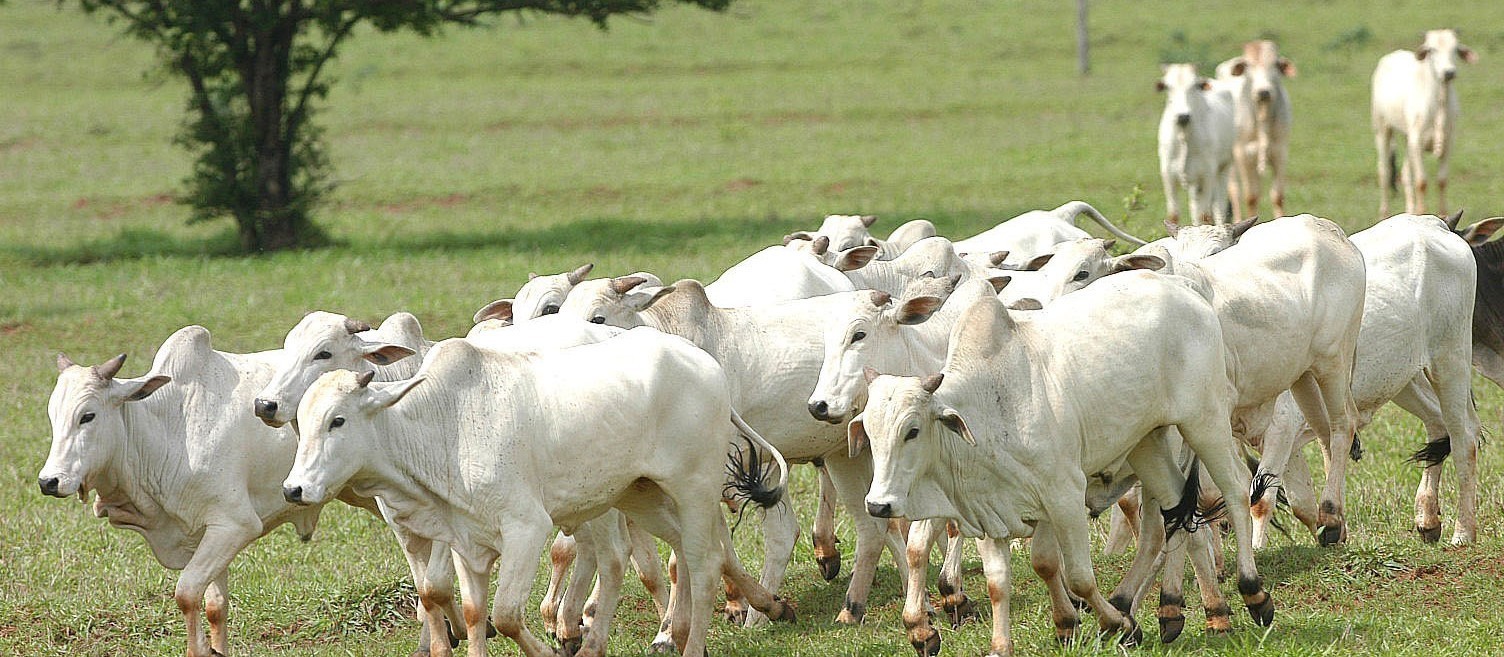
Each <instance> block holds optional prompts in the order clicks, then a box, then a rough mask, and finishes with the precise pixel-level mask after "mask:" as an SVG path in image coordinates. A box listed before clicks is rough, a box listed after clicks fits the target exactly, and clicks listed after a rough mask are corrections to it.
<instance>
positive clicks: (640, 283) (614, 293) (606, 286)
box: [559, 274, 674, 328]
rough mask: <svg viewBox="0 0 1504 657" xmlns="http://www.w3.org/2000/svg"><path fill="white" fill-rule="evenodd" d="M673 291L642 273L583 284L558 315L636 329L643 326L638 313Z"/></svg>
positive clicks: (572, 294) (576, 288) (574, 291)
mask: <svg viewBox="0 0 1504 657" xmlns="http://www.w3.org/2000/svg"><path fill="white" fill-rule="evenodd" d="M673 291H674V287H673V286H672V285H669V286H665V285H663V283H662V282H661V281H659V280H658V279H657V277H652V278H649V277H648V276H645V275H641V274H633V275H631V276H621V277H618V278H600V279H596V280H592V281H585V282H583V283H580V284H579V285H577V286H575V288H574V290H572V291H571V292H570V293H569V297H568V298H566V299H564V304H563V305H562V306H561V307H560V309H559V314H561V315H564V316H565V317H578V318H580V319H583V320H585V321H587V322H591V323H594V324H605V325H607V326H619V327H621V328H636V327H638V326H642V325H643V321H642V317H641V316H640V315H639V314H638V313H640V312H642V311H644V310H647V309H648V308H649V307H650V306H652V305H653V304H654V303H656V302H657V301H658V300H659V299H661V298H663V296H664V295H666V294H668V293H670V292H673Z"/></svg>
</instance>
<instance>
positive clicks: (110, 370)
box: [94, 354, 125, 379]
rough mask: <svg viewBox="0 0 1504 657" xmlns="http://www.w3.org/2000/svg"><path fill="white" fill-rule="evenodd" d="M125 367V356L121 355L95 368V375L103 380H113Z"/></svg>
mask: <svg viewBox="0 0 1504 657" xmlns="http://www.w3.org/2000/svg"><path fill="white" fill-rule="evenodd" d="M124 366H125V354H120V355H119V356H116V357H114V358H111V359H109V360H107V361H105V362H103V363H100V364H99V365H95V366H94V375H95V376H98V377H99V378H101V379H113V378H115V375H116V374H119V373H120V368H122V367H124Z"/></svg>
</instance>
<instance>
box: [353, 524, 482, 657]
mask: <svg viewBox="0 0 1504 657" xmlns="http://www.w3.org/2000/svg"><path fill="white" fill-rule="evenodd" d="M348 497H349V499H347V497H346V496H342V497H340V499H341V500H342V501H345V502H346V503H348V504H352V505H353V504H354V501H365V500H372V505H371V506H364V505H361V506H358V507H357V508H364V509H367V510H369V511H371V512H372V513H374V514H376V515H377V516H379V517H380V518H381V519H382V521H383V522H385V523H386V526H387V528H388V529H390V530H392V535H393V536H395V537H396V538H397V545H398V546H400V547H401V548H402V556H403V558H404V559H406V560H407V568H408V573H409V574H410V575H411V577H412V578H413V588H414V590H416V591H417V592H418V605H417V616H418V620H419V623H420V625H419V628H418V648H417V650H415V651H413V655H414V657H418V656H420V655H448V654H449V650H450V649H451V648H453V647H454V646H455V645H456V635H454V634H453V633H451V632H450V631H449V628H453V630H454V631H455V632H459V633H461V636H459V638H463V636H462V633H463V632H464V628H463V627H461V625H462V623H461V622H460V615H459V610H458V609H456V608H455V605H454V568H453V566H452V562H451V561H450V558H451V557H450V555H449V549H448V548H447V547H445V546H443V545H440V546H439V549H438V550H435V549H434V543H433V542H432V541H430V540H428V539H425V538H421V537H419V536H416V535H414V534H412V533H411V532H409V531H407V530H406V529H404V528H403V527H402V526H401V525H399V524H397V523H396V522H395V521H393V520H392V519H391V518H390V517H388V515H387V508H386V505H385V503H383V502H382V501H381V500H380V499H376V498H357V497H354V496H353V495H352V496H348ZM434 558H437V559H439V561H438V562H437V563H431V562H430V560H431V559H434ZM430 566H441V567H442V568H441V569H440V570H438V571H435V572H434V573H433V577H432V580H433V581H427V580H428V579H429V568H430ZM425 592H426V595H427V596H428V602H427V603H425V602H424V596H425ZM428 604H432V605H437V606H436V607H435V608H434V609H433V610H432V613H430V611H429V610H428V609H427V608H426V606H425V605H428ZM446 617H447V618H448V619H449V622H448V623H446V622H445V618H446ZM438 643H443V647H442V649H440V650H439V651H438V652H435V651H434V647H435V645H436V644H438Z"/></svg>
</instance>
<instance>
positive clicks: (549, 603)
mask: <svg viewBox="0 0 1504 657" xmlns="http://www.w3.org/2000/svg"><path fill="white" fill-rule="evenodd" d="M575 550H576V547H575V540H574V537H572V536H570V535H568V534H565V533H564V532H562V531H561V532H559V533H558V535H556V536H554V542H553V545H550V546H549V548H548V590H547V591H546V592H544V594H543V603H542V604H540V605H539V606H538V615H539V616H542V617H543V629H544V630H546V631H547V632H548V633H549V634H552V635H554V636H558V635H559V629H558V627H557V625H555V623H556V622H557V621H558V618H559V605H560V604H561V602H562V600H563V598H564V591H565V584H564V579H565V578H566V577H568V576H569V566H570V564H573V563H574V558H575Z"/></svg>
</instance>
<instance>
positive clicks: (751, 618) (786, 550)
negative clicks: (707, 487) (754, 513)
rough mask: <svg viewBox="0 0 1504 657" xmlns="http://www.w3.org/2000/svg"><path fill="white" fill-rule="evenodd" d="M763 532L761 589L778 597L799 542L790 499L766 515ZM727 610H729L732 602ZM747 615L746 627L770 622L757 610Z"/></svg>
mask: <svg viewBox="0 0 1504 657" xmlns="http://www.w3.org/2000/svg"><path fill="white" fill-rule="evenodd" d="M744 512H745V511H744ZM762 530H763V541H764V542H763V554H764V557H763V562H762V577H761V578H759V583H760V584H761V586H762V588H765V589H767V590H769V591H772V592H774V593H777V592H778V590H779V589H780V588H782V587H783V578H784V575H786V574H787V573H788V567H789V562H790V561H792V560H793V558H794V545H795V544H796V543H798V541H799V516H798V515H797V514H795V513H794V506H793V504H790V503H789V499H788V497H787V496H785V497H784V498H783V500H781V501H779V502H778V505H777V506H774V507H773V508H771V509H767V510H766V511H765V512H764V513H763V519H762ZM837 563H839V561H838V562H837ZM741 594H742V595H741V602H743V603H744V604H745V603H746V600H745V595H746V592H745V591H742V592H741ZM727 607H728V609H729V608H730V604H729V600H728V605H727ZM746 615H747V620H746V625H747V626H749V627H750V626H754V625H762V624H765V623H767V622H768V617H767V616H766V615H765V614H763V613H762V612H760V611H758V610H757V609H756V608H752V607H749V608H748V609H747V610H746Z"/></svg>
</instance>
